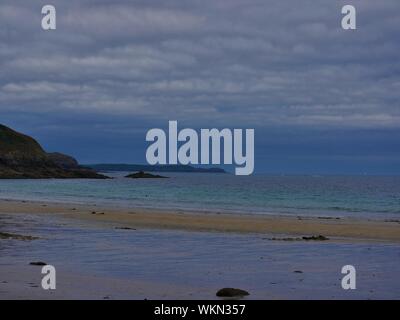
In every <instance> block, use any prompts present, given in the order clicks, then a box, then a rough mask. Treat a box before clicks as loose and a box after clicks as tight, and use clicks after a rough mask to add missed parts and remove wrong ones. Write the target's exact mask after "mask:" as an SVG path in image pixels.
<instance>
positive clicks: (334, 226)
mask: <svg viewBox="0 0 400 320" xmlns="http://www.w3.org/2000/svg"><path fill="white" fill-rule="evenodd" d="M2 214H37V215H52V216H60V217H64V218H69V219H74V220H81V221H86V222H94V223H101V224H106V225H111V226H113V227H125V228H132V229H135V228H146V229H170V230H186V231H206V232H231V233H248V234H249V233H250V234H251V233H256V234H269V235H284V236H293V237H299V236H312V235H313V236H318V235H323V236H325V237H328V238H330V237H333V238H350V239H358V240H375V241H391V242H400V224H399V221H397V220H394V221H392V220H390V221H383V220H382V221H381V220H368V219H355V218H328V217H296V216H294V217H289V216H279V215H268V216H266V215H265V216H261V215H254V214H226V213H198V212H184V213H182V212H181V211H180V210H176V211H172V210H157V209H143V208H131V209H124V208H110V207H107V206H103V205H82V204H71V203H53V202H45V201H37V202H36V201H24V200H6V199H3V200H0V215H2Z"/></svg>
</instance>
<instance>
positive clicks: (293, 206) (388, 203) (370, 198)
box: [0, 173, 400, 219]
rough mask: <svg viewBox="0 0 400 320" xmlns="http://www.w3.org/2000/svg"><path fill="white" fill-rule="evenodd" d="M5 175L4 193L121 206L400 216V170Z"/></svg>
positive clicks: (1, 195)
mask: <svg viewBox="0 0 400 320" xmlns="http://www.w3.org/2000/svg"><path fill="white" fill-rule="evenodd" d="M123 175H124V173H113V176H114V177H115V179H110V180H0V198H2V199H23V200H48V201H60V202H71V203H93V204H94V203H97V204H99V203H100V204H107V205H110V206H120V207H146V208H159V209H189V210H196V211H216V212H240V213H253V214H271V213H272V214H276V213H278V214H295V215H311V216H313V215H317V216H319V215H321V216H350V217H356V216H363V217H366V216H367V217H373V218H384V219H394V218H398V217H400V176H393V177H390V176H268V175H253V176H246V177H243V176H234V175H230V174H193V173H192V174H187V173H165V174H164V175H167V176H169V177H170V179H148V180H146V179H144V180H137V179H125V178H123Z"/></svg>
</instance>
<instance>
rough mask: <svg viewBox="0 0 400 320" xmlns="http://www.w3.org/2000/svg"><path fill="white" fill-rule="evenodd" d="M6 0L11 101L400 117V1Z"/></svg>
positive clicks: (48, 108)
mask: <svg viewBox="0 0 400 320" xmlns="http://www.w3.org/2000/svg"><path fill="white" fill-rule="evenodd" d="M52 2H53V4H54V5H55V6H56V8H57V10H58V11H57V12H58V29H57V30H56V31H55V32H43V31H42V30H41V29H40V8H41V5H42V4H43V3H42V1H29V3H27V2H26V1H21V0H17V1H15V0H14V1H11V0H5V1H2V4H1V5H0V30H1V31H0V40H1V44H0V68H1V74H0V112H2V111H3V112H7V111H8V110H12V109H13V110H19V111H24V112H30V113H51V112H53V113H57V112H70V111H71V110H76V111H83V112H90V113H93V114H99V115H101V114H110V115H113V114H120V115H126V116H127V117H147V116H156V117H158V118H160V119H171V118H178V119H182V120H185V121H188V122H191V123H194V124H201V123H210V119H212V121H213V122H215V125H223V126H227V125H234V124H243V125H246V126H293V125H295V126H304V127H314V126H322V127H324V126H332V127H335V126H336V127H342V126H346V127H355V128H357V127H365V128H382V127H383V128H385V127H388V128H390V127H398V126H399V124H400V123H399V117H400V114H399V107H400V106H399V101H400V94H399V92H400V91H399V83H400V80H399V71H400V70H399V69H400V62H399V59H398V52H400V43H399V42H398V41H397V38H396V35H397V34H398V29H399V27H400V19H399V16H400V15H399V13H400V7H399V6H398V2H397V1H395V0H385V1H379V2H377V1H370V0H368V1H358V2H356V3H355V5H356V6H357V9H358V30H357V31H355V32H345V31H343V30H341V29H340V18H341V14H340V8H341V5H342V4H344V2H341V1H321V2H315V1H311V0H302V1H294V0H293V1H289V0H285V1H279V2H277V1H272V0H270V1H258V0H252V1H243V0H242V1H240V0H232V1H225V0H224V1H222V0H218V1H215V0H205V1H197V0H196V1H194V0H193V1H179V0H173V1H151V3H150V2H148V1H122V0H120V1H89V0H86V1H83V0H82V1H77V0H73V1H68V2H65V1H60V0H54V1H52Z"/></svg>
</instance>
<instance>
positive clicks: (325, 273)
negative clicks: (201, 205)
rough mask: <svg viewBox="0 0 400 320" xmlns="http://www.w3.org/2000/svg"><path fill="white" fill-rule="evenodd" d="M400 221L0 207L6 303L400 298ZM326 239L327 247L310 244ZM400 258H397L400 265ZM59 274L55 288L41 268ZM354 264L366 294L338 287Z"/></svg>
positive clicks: (0, 266)
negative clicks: (243, 293)
mask: <svg viewBox="0 0 400 320" xmlns="http://www.w3.org/2000/svg"><path fill="white" fill-rule="evenodd" d="M399 228H400V225H399V223H398V222H397V221H372V220H363V221H362V220H356V219H343V218H340V219H338V218H332V217H329V218H328V217H313V218H311V217H309V218H307V217H287V216H285V217H279V216H263V217H260V216H254V215H228V214H217V213H207V214H205V213H196V212H191V213H186V212H171V211H156V210H145V209H129V210H128V209H124V208H109V207H104V206H100V205H96V206H95V205H75V204H66V203H64V204H62V203H50V202H27V201H15V200H1V201H0V234H1V235H2V237H0V299H139V300H142V299H216V296H215V293H216V291H217V290H219V289H220V288H223V287H238V288H242V289H245V290H248V291H249V292H250V293H251V295H250V296H249V297H248V298H247V299H299V298H300V299H321V298H323V299H382V298H389V299H398V298H399V296H398V292H399V291H398V288H399V287H400V283H398V281H397V280H395V279H397V278H398V277H396V274H397V272H398V263H397V260H398V249H399V245H398V242H399V240H400V234H399ZM316 235H323V236H324V237H326V238H327V239H328V240H326V241H319V239H314V241H311V240H305V239H303V238H302V237H303V236H306V237H311V236H316ZM396 259H397V260H396ZM33 261H45V262H46V263H47V264H51V265H54V266H55V267H56V268H57V290H49V291H46V290H43V289H42V288H41V278H42V274H41V272H40V270H41V267H40V266H32V265H29V264H30V263H31V262H33ZM348 263H351V264H355V265H356V266H357V268H358V270H359V271H360V276H359V279H358V283H359V288H358V290H355V291H353V292H349V291H344V290H342V289H341V287H340V278H341V273H340V270H341V267H342V266H343V265H346V264H348Z"/></svg>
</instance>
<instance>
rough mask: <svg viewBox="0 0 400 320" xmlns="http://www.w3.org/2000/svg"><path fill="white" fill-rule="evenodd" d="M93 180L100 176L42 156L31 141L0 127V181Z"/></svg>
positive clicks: (62, 157) (57, 158) (55, 155)
mask: <svg viewBox="0 0 400 320" xmlns="http://www.w3.org/2000/svg"><path fill="white" fill-rule="evenodd" d="M16 178H32V179H42V178H43V179H46V178H63V179H67V178H93V179H104V178H106V177H105V176H103V175H100V174H97V173H96V172H95V171H93V170H90V169H87V168H83V167H81V166H79V164H78V162H77V161H76V160H75V159H74V158H72V157H70V156H67V155H63V154H60V153H52V154H48V153H46V152H45V151H44V150H43V148H42V147H41V146H40V144H39V143H38V142H37V141H36V140H35V139H33V138H31V137H29V136H27V135H24V134H21V133H19V132H16V131H14V130H12V129H10V128H8V127H6V126H4V125H0V179H16Z"/></svg>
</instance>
